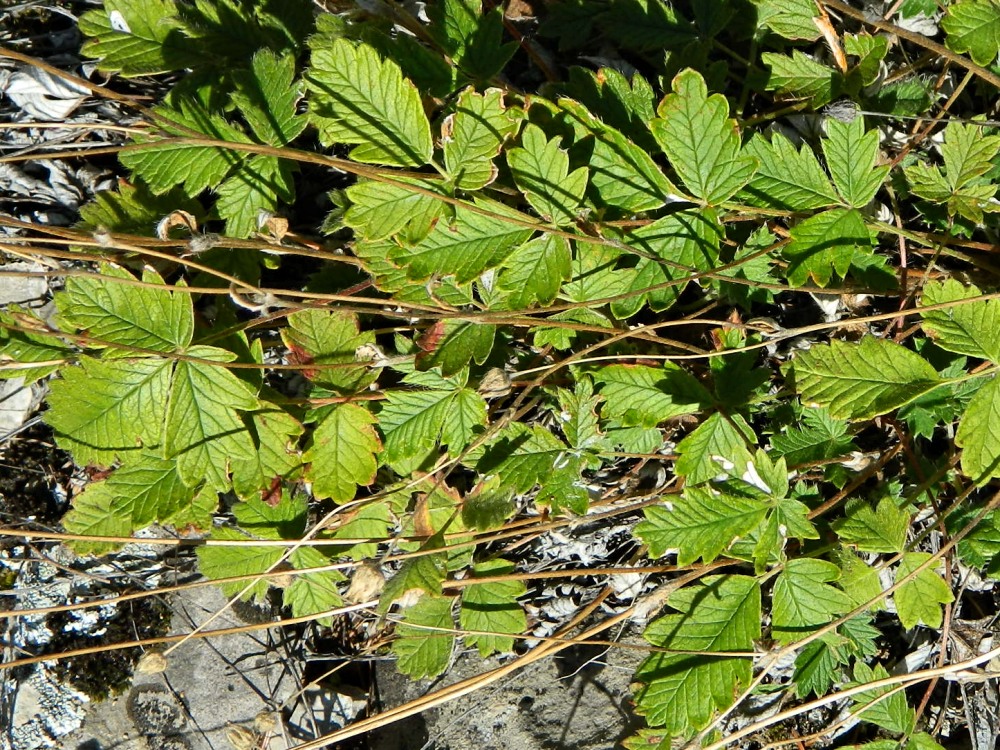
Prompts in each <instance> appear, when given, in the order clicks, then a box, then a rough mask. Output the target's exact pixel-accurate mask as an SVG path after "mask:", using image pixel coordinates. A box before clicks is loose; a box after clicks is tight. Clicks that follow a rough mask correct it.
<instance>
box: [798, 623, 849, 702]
mask: <svg viewBox="0 0 1000 750" xmlns="http://www.w3.org/2000/svg"><path fill="white" fill-rule="evenodd" d="M845 642H846V639H845V638H842V637H840V636H837V635H833V636H831V635H826V636H823V637H822V638H818V639H817V640H815V641H811V642H810V643H807V644H806V645H805V646H804V647H803V649H802V650H801V651H800V652H799V654H798V656H796V657H795V672H794V674H793V676H792V681H793V682H794V683H795V694H796V695H797V696H798V697H799V698H805V697H806V696H807V695H809V694H810V693H813V694H815V695H817V696H822V695H826V694H827V692H829V690H830V688H831V687H832V686H833V683H834V681H835V680H837V679H838V678H839V675H840V665H841V664H842V660H843V656H842V654H841V653H840V651H841V648H842V645H843V643H845Z"/></svg>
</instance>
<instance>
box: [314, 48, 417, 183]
mask: <svg viewBox="0 0 1000 750" xmlns="http://www.w3.org/2000/svg"><path fill="white" fill-rule="evenodd" d="M315 39H316V42H315V44H316V46H315V47H314V48H313V53H312V67H311V68H310V69H309V71H308V72H307V73H306V76H305V80H306V85H307V86H308V87H309V89H310V90H311V91H312V97H311V98H310V100H309V106H310V110H311V113H312V118H313V122H314V123H315V124H316V126H317V127H318V128H319V132H320V139H321V140H322V142H323V144H324V145H327V146H329V145H332V144H334V143H346V144H349V145H353V146H354V148H353V149H351V158H352V159H355V160H357V161H362V162H367V163H371V164H388V165H391V166H397V167H419V166H422V165H424V164H426V163H427V162H429V161H430V159H431V153H432V152H433V149H434V144H433V141H432V140H431V126H430V123H429V122H428V121H427V115H425V114H424V108H423V105H422V104H421V102H420V93H419V92H418V91H417V89H416V87H415V86H414V85H413V83H411V82H410V81H408V80H406V79H404V78H403V74H402V72H401V71H400V69H399V65H397V64H396V63H395V62H393V61H392V60H382V59H381V58H380V57H379V55H378V53H377V52H376V51H375V50H374V48H372V47H370V46H369V45H367V44H364V43H360V44H354V43H353V42H350V41H348V40H347V39H343V38H339V39H332V40H331V39H328V38H326V37H321V36H317V37H315Z"/></svg>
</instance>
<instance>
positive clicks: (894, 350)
mask: <svg viewBox="0 0 1000 750" xmlns="http://www.w3.org/2000/svg"><path fill="white" fill-rule="evenodd" d="M792 368H793V370H794V372H795V384H796V387H797V388H798V391H799V395H800V396H801V398H802V402H803V403H805V404H816V405H818V406H825V407H827V408H828V409H829V410H830V414H831V415H832V416H834V417H836V418H839V419H854V420H860V419H871V418H872V417H875V416H878V415H879V414H885V413H886V412H890V411H892V410H893V409H896V408H898V407H900V406H902V405H903V404H906V403H909V402H910V401H912V400H913V399H915V398H917V397H918V396H920V395H921V394H924V393H927V392H928V391H930V390H932V389H933V388H935V387H937V386H938V385H940V384H941V382H942V381H941V379H940V378H939V377H938V374H937V371H936V370H935V369H934V368H933V367H932V366H931V364H930V363H929V362H928V361H927V360H925V359H924V358H923V357H921V356H920V355H919V354H916V353H914V352H912V351H910V350H909V349H906V348H904V347H902V346H900V345H899V344H895V343H893V342H891V341H886V340H885V339H880V338H876V337H874V336H866V337H864V338H863V339H861V341H860V342H859V343H856V344H854V343H848V342H846V341H839V340H836V339H835V340H833V341H831V342H830V344H829V345H825V344H824V345H820V346H813V347H812V348H811V349H809V351H806V352H803V353H801V354H799V355H798V356H797V357H796V358H795V360H794V362H793V364H792Z"/></svg>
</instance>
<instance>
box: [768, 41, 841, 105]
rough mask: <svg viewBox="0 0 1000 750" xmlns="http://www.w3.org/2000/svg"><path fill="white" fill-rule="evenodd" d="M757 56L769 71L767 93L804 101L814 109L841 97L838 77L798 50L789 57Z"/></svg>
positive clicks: (772, 53)
mask: <svg viewBox="0 0 1000 750" xmlns="http://www.w3.org/2000/svg"><path fill="white" fill-rule="evenodd" d="M760 57H761V60H762V61H763V62H764V64H765V65H766V66H767V67H769V68H770V69H771V76H770V77H769V78H768V81H767V89H768V90H769V91H778V92H779V93H782V94H789V95H791V96H792V97H794V98H796V99H806V100H808V101H809V103H810V105H812V107H813V108H814V109H818V108H819V107H822V106H824V105H826V104H829V103H830V102H831V101H833V100H834V99H835V98H836V97H837V96H838V95H839V94H840V90H841V86H842V85H843V80H842V78H841V76H840V74H839V73H837V71H835V70H834V69H833V68H829V67H827V66H826V65H821V64H820V63H818V62H816V61H815V60H813V59H812V58H811V57H808V56H807V55H805V54H804V53H802V52H800V51H799V50H793V51H792V54H791V56H788V55H779V54H776V53H774V52H765V53H763V54H762V55H761V56H760Z"/></svg>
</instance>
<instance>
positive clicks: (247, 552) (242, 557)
mask: <svg viewBox="0 0 1000 750" xmlns="http://www.w3.org/2000/svg"><path fill="white" fill-rule="evenodd" d="M212 539H220V540H223V541H242V542H247V544H240V545H239V546H231V547H222V546H216V545H205V546H201V547H198V550H197V552H198V569H199V570H200V571H201V573H202V575H204V576H205V577H206V578H211V579H219V578H230V577H234V576H253V575H260V574H261V573H263V572H265V571H267V570H269V569H270V568H272V567H273V566H274V565H276V564H277V563H278V561H279V560H280V559H281V556H282V554H283V553H284V550H283V549H282V548H281V547H260V546H254V545H253V544H252V543H250V538H249V537H247V535H246V534H244V533H242V532H240V531H238V530H237V529H234V528H231V527H229V526H220V527H217V528H215V529H213V530H212ZM251 583H252V585H250V584H251ZM248 585H250V588H249V590H248V591H247V592H246V593H244V594H243V595H242V596H241V597H240V598H241V599H242V600H243V601H249V600H250V599H256V600H257V601H263V599H264V597H265V596H267V589H268V586H269V585H270V584H268V580H267V579H258V580H257V581H251V579H247V580H244V581H231V582H229V583H220V584H219V588H221V589H222V593H224V594H225V595H226V596H236V595H237V594H239V593H240V592H241V591H243V590H244V589H245V588H247V586H248Z"/></svg>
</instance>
